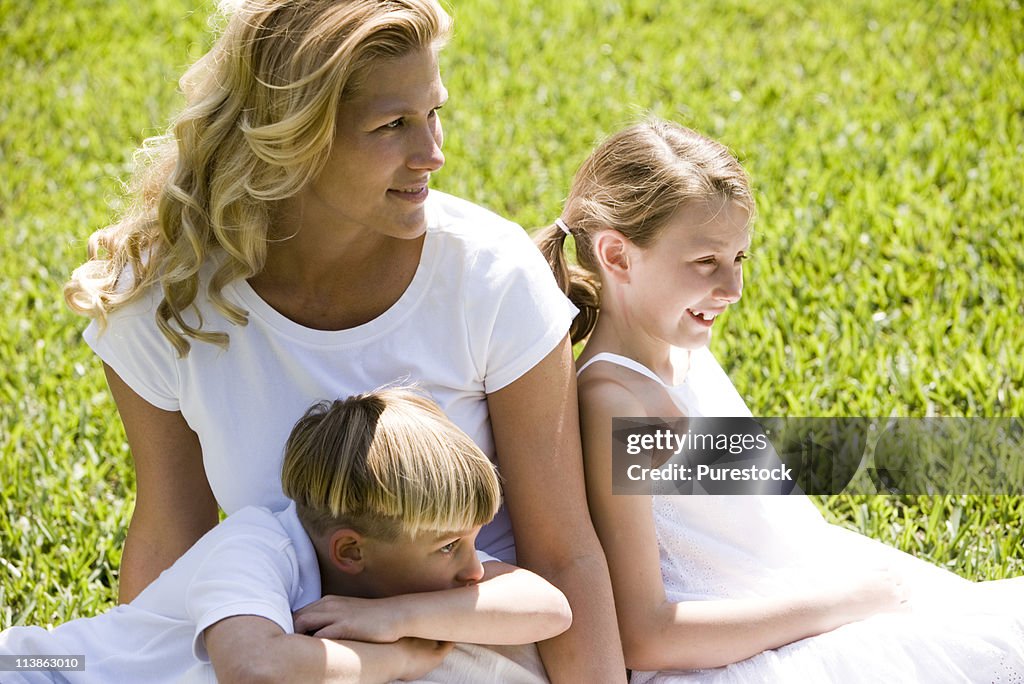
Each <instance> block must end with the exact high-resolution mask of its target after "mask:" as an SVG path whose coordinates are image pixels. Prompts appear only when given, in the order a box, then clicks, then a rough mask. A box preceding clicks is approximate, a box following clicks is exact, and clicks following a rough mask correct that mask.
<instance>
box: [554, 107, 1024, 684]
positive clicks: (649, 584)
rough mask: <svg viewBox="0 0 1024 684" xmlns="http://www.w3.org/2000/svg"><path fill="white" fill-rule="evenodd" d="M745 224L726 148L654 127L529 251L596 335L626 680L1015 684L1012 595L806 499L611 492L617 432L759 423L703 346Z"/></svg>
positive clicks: (610, 160) (592, 389)
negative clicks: (673, 424) (827, 514)
mask: <svg viewBox="0 0 1024 684" xmlns="http://www.w3.org/2000/svg"><path fill="white" fill-rule="evenodd" d="M753 214H754V200H753V196H752V194H751V191H750V187H749V183H748V179H747V176H746V174H745V173H744V171H743V169H742V168H741V167H740V165H739V163H738V162H737V161H736V160H735V159H734V158H733V157H732V156H731V155H730V153H729V152H728V150H727V149H726V148H725V147H723V146H722V145H720V144H718V143H716V142H713V141H711V140H708V139H707V138H705V137H703V136H701V135H699V134H697V133H695V132H693V131H690V130H688V129H685V128H683V127H680V126H677V125H674V124H671V123H667V122H663V121H658V120H651V121H648V122H647V123H644V124H641V125H637V126H634V127H632V128H629V129H628V130H625V131H622V132H620V133H618V134H616V135H614V136H612V137H611V138H610V139H608V140H607V141H606V142H605V143H604V144H602V145H601V146H600V147H599V148H598V149H597V150H596V151H595V152H594V153H593V154H592V155H591V157H590V158H589V159H588V160H587V161H586V162H585V163H584V164H583V166H582V168H581V169H580V170H579V172H578V173H577V175H576V177H575V179H574V181H573V186H572V189H571V192H570V195H569V198H568V200H567V202H566V207H565V210H564V212H563V215H562V217H561V218H560V219H558V220H557V221H556V222H555V225H553V226H550V227H548V228H546V229H545V230H544V231H543V232H542V233H541V234H540V235H539V236H538V238H537V239H538V242H539V244H540V247H541V249H542V251H543V252H544V254H545V256H546V257H547V259H548V261H549V263H550V264H551V266H552V269H553V270H554V272H555V275H556V279H558V281H559V283H560V284H561V285H562V287H563V289H564V291H566V292H567V294H568V295H569V296H570V298H571V299H572V300H573V301H574V303H575V304H576V305H577V306H578V307H579V308H580V309H581V314H580V316H578V317H577V318H576V321H575V323H574V326H573V329H572V337H573V341H578V340H582V339H585V338H587V336H588V335H589V341H588V342H587V345H586V348H585V349H584V351H583V353H582V355H581V356H580V358H579V371H578V382H579V397H580V402H581V421H582V430H583V447H584V459H585V471H586V480H587V496H588V500H589V503H590V510H591V515H592V517H593V520H594V525H595V527H596V529H597V532H598V536H599V537H600V539H601V543H602V544H603V546H604V549H605V554H606V556H607V559H608V565H609V569H610V572H611V576H612V587H613V590H614V593H615V602H616V607H617V612H618V618H619V628H620V631H621V634H622V638H623V649H624V653H625V657H626V664H627V666H628V667H630V668H632V669H633V670H634V672H633V680H632V681H633V682H634V683H639V682H651V681H659V682H669V681H671V682H682V681H687V682H689V681H694V682H705V681H709V682H710V681H714V682H727V681H728V682H731V681H736V682H740V681H745V682H746V681H840V682H858V681H865V682H878V681H908V680H910V681H928V682H938V681H965V680H970V681H986V682H990V681H1017V680H1016V679H1013V677H1017V678H1019V677H1020V676H1021V675H1022V674H1024V608H1022V607H1021V606H1022V605H1024V588H1022V587H1021V585H1020V580H1012V581H1006V582H993V583H988V584H985V585H975V584H972V583H970V582H967V581H966V580H963V579H962V578H959V577H957V576H955V575H953V574H951V573H948V572H946V571H944V570H941V569H939V568H938V567H934V566H931V565H930V564H927V563H925V562H923V561H919V560H917V559H915V558H913V557H911V556H909V555H906V554H903V553H901V552H899V551H896V550H895V549H892V548H890V547H887V546H884V545H883V544H880V543H878V542H875V541H873V540H871V539H868V538H866V537H861V536H860V535H857V534H854V533H851V532H848V531H845V530H843V529H842V528H840V527H837V526H832V525H829V524H827V523H825V522H824V520H823V519H822V518H821V516H820V514H819V513H818V512H817V510H816V509H815V508H814V506H813V505H812V504H811V503H810V501H808V500H807V499H806V498H804V497H799V496H683V495H676V496H670V495H653V496H615V495H613V494H612V462H611V452H612V426H611V419H612V418H613V417H616V416H640V417H655V416H659V417H660V416H676V417H679V416H750V412H749V410H748V409H747V407H746V406H745V404H744V402H743V400H742V399H741V398H740V397H739V395H738V394H737V393H736V391H735V389H734V388H733V386H732V384H731V382H730V381H729V378H728V377H727V376H726V375H725V373H724V372H723V371H722V369H721V367H720V366H719V365H718V363H717V362H716V360H715V358H714V357H713V356H712V355H711V352H710V351H708V348H707V345H708V342H709V341H710V338H711V332H712V329H713V326H714V323H715V319H716V318H717V317H718V316H719V315H721V314H722V312H724V311H725V310H726V309H727V308H728V307H729V306H730V305H731V304H734V303H736V302H737V301H738V300H739V299H740V294H741V291H742V286H743V260H744V259H745V258H746V255H747V250H748V248H749V243H750V227H749V226H750V221H751V219H752V217H753ZM568 235H572V236H573V238H574V239H575V241H576V254H577V259H578V262H579V265H578V266H574V265H573V266H570V265H568V264H567V261H566V258H565V256H564V254H563V247H564V242H565V240H566V237H567V236H568ZM599 306H600V316H598V308H599ZM911 596H912V598H911ZM1011 601H1014V602H1015V604H1012V603H1010V602H1011ZM1007 605H1015V606H1016V611H1015V613H1013V614H1011V612H1010V611H1008V610H1006V608H1005V606H1007ZM1000 678H1002V679H1000Z"/></svg>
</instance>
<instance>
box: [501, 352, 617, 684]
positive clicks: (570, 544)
mask: <svg viewBox="0 0 1024 684" xmlns="http://www.w3.org/2000/svg"><path fill="white" fill-rule="evenodd" d="M487 402H488V408H489V410H490V415H491V425H492V427H493V430H494V443H495V449H496V452H497V456H498V468H499V470H500V471H501V476H502V480H503V483H504V489H505V503H506V506H507V507H508V512H509V515H510V517H511V519H512V530H513V532H514V533H515V539H516V553H517V556H518V561H519V564H520V565H522V566H523V567H525V568H528V569H530V570H532V571H534V572H536V573H537V574H538V575H540V576H541V577H544V578H545V579H547V580H548V581H550V582H551V583H552V584H554V585H555V586H556V587H558V588H559V589H560V590H561V591H562V592H563V593H564V594H565V596H566V598H567V599H568V600H569V605H570V606H572V615H573V624H572V627H571V628H570V629H569V630H568V631H566V632H565V633H563V634H562V635H560V636H558V637H556V638H554V639H549V640H547V641H543V642H541V643H540V644H539V647H540V653H541V656H542V658H543V660H544V666H545V668H546V669H547V672H548V676H549V677H550V678H551V681H552V682H555V683H556V684H558V683H559V682H573V683H575V682H611V681H623V680H624V679H625V674H626V673H625V666H624V663H623V660H622V646H621V644H620V642H619V633H618V629H617V627H616V623H615V609H614V603H613V600H612V592H611V584H610V582H609V579H608V566H607V564H606V563H605V559H604V554H603V553H602V552H601V547H600V544H599V543H598V541H597V536H596V535H595V534H594V527H593V525H592V523H591V522H590V515H589V514H588V512H587V501H586V493H585V490H584V485H583V464H582V459H581V456H580V439H579V409H578V407H577V404H576V377H575V371H574V367H573V360H572V347H571V345H570V343H569V339H568V337H566V338H564V339H563V340H562V342H561V343H559V344H558V346H557V347H556V348H555V349H554V350H553V351H552V352H551V353H550V354H548V355H547V356H546V357H545V358H544V359H543V360H542V361H541V362H540V363H538V364H537V365H536V366H534V367H533V368H532V369H531V370H530V371H528V372H527V373H526V374H525V375H523V376H522V377H520V378H519V379H518V380H516V381H515V382H513V383H511V384H510V385H508V386H506V387H503V388H502V389H500V390H498V391H497V392H493V393H492V394H489V395H488V397H487Z"/></svg>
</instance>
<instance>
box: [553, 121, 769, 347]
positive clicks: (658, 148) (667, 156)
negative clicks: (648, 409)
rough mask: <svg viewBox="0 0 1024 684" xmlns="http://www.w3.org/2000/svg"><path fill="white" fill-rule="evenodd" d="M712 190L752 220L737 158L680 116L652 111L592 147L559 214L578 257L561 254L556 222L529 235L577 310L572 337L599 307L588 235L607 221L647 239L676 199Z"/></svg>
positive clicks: (577, 337) (644, 242) (698, 197)
mask: <svg viewBox="0 0 1024 684" xmlns="http://www.w3.org/2000/svg"><path fill="white" fill-rule="evenodd" d="M714 198H725V199H728V200H732V201H735V202H738V203H739V204H740V205H741V206H742V207H743V208H744V209H746V210H747V213H748V214H749V215H750V218H751V220H753V217H754V209H755V205H754V195H753V193H752V192H751V189H750V179H749V178H748V177H747V173H746V172H745V171H744V170H743V167H742V166H740V163H739V162H738V161H737V160H736V158H735V157H733V155H732V154H731V153H730V152H729V149H728V148H727V147H725V145H722V144H721V143H719V142H716V141H714V140H711V139H710V138H706V137H704V136H703V135H701V134H700V133H697V132H696V131H693V130H690V129H689V128H685V127H684V126H680V125H679V124H676V123H673V122H670V121H664V120H662V119H658V118H655V117H651V118H649V119H647V120H646V121H644V122H642V123H639V124H635V125H633V126H630V127H629V128H626V129H624V130H622V131H619V132H618V133H616V134H614V135H612V136H611V137H609V138H608V139H607V140H605V141H604V142H603V143H601V144H600V145H599V146H598V147H597V149H595V150H594V151H593V153H591V155H590V156H589V157H588V158H587V160H586V161H585V162H583V165H582V166H581V167H580V169H579V171H577V172H576V175H575V176H574V177H573V181H572V187H571V188H570V190H569V197H568V199H566V201H565V208H564V209H563V210H562V216H561V219H562V221H563V222H564V223H565V225H566V226H567V227H568V229H569V230H570V232H571V233H572V236H573V238H574V239H575V241H576V261H577V262H578V263H577V264H573V263H571V262H570V261H569V258H568V256H567V255H566V254H565V240H566V238H567V235H566V233H565V232H564V231H563V230H562V229H561V228H560V227H559V226H558V225H557V224H552V225H550V226H547V227H546V228H543V229H541V230H540V231H538V232H537V234H536V235H535V237H534V240H535V242H536V243H537V246H538V247H539V248H540V250H541V252H543V254H544V256H545V258H546V259H547V260H548V264H549V265H550V266H551V270H552V271H554V274H555V280H556V281H557V282H558V285H559V287H561V288H562V291H563V292H565V294H566V295H567V296H568V297H569V299H571V300H572V302H573V304H575V305H576V307H577V308H578V309H579V310H580V313H579V315H577V316H576V318H575V320H573V323H572V328H571V329H570V335H571V336H572V341H573V343H576V342H580V341H582V340H584V339H586V338H587V336H588V335H590V333H591V332H592V331H593V330H594V326H595V325H596V324H597V316H598V312H599V310H600V307H601V278H600V276H599V273H600V271H599V269H598V266H597V260H596V258H595V257H594V247H593V236H594V235H595V234H597V233H599V232H601V231H602V230H608V229H613V230H617V231H619V232H620V233H622V234H623V235H625V236H626V237H627V238H629V240H631V241H632V242H633V243H634V244H635V245H637V246H639V247H647V246H648V245H650V244H651V243H652V242H654V240H655V239H656V238H657V237H658V235H659V234H660V233H661V230H662V229H663V228H664V227H665V225H666V224H667V223H668V221H669V219H670V218H671V217H672V215H673V214H675V212H676V211H677V210H678V209H679V208H680V207H682V206H684V205H687V204H690V203H692V202H698V201H708V200H710V199H714Z"/></svg>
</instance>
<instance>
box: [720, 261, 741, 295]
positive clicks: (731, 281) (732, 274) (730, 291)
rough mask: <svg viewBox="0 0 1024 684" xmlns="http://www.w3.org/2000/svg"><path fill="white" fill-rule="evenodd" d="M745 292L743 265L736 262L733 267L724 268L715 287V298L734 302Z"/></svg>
mask: <svg viewBox="0 0 1024 684" xmlns="http://www.w3.org/2000/svg"><path fill="white" fill-rule="evenodd" d="M742 294H743V267H742V266H741V265H740V264H736V266H734V267H733V268H731V269H723V272H722V274H721V275H720V276H719V281H718V283H717V287H716V289H715V298H716V299H719V300H721V301H723V302H728V303H729V304H732V303H733V302H738V301H739V299H740V297H741V296H742Z"/></svg>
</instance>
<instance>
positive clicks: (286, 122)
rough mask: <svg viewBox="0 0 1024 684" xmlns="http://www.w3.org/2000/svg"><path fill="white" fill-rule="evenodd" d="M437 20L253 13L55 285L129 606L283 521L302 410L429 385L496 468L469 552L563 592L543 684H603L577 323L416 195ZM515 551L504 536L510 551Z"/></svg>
mask: <svg viewBox="0 0 1024 684" xmlns="http://www.w3.org/2000/svg"><path fill="white" fill-rule="evenodd" d="M449 31H450V19H449V17H448V16H447V15H446V14H445V12H444V11H443V10H442V9H441V7H440V6H439V5H438V4H437V3H436V2H435V1H434V0H389V1H387V2H377V1H369V0H345V1H338V0H308V1H305V2H299V1H298V0H252V1H247V2H243V3H241V5H240V7H238V8H237V9H235V10H234V11H233V12H232V13H231V14H230V16H229V17H228V18H227V22H226V26H225V28H224V30H223V34H222V35H221V36H220V37H219V40H218V41H217V42H216V44H215V45H214V46H213V48H212V49H211V50H210V52H209V53H207V54H206V55H204V56H203V57H202V58H201V59H200V60H199V61H198V62H197V63H196V64H195V65H194V66H193V67H192V68H191V69H190V70H189V71H188V72H187V73H186V74H185V76H184V78H183V79H182V87H183V90H184V92H185V96H186V100H187V104H186V107H185V109H184V111H183V112H182V113H181V115H180V116H179V117H178V119H177V120H176V122H175V123H174V124H173V127H172V129H171V131H170V132H169V133H168V135H166V136H164V137H163V138H161V139H159V140H156V141H154V142H152V143H151V144H150V145H148V146H147V150H148V151H149V152H150V162H149V164H148V166H147V167H146V169H147V170H146V171H145V172H144V173H142V174H141V175H140V177H139V178H138V180H137V185H138V188H137V197H138V200H137V202H136V205H135V207H134V208H133V209H132V210H131V211H130V212H129V213H128V214H127V215H125V216H124V217H122V219H121V220H120V221H119V222H118V223H116V224H114V225H112V226H110V227H108V228H106V229H104V230H101V231H99V232H98V233H97V234H95V235H94V236H93V238H92V239H91V240H90V245H91V247H92V249H93V251H94V257H93V258H92V259H91V260H90V261H88V262H87V263H86V264H84V265H83V266H81V267H80V268H79V269H77V270H76V271H75V273H74V275H73V276H72V279H71V281H70V282H69V284H68V285H67V287H66V298H67V301H68V302H69V304H70V305H71V307H72V308H74V309H75V310H76V311H79V312H80V313H83V314H85V315H87V316H90V317H92V318H93V319H94V320H93V322H92V324H91V325H90V326H89V328H88V330H87V331H86V333H85V338H86V340H87V342H88V343H89V344H90V345H91V346H92V348H93V349H94V350H95V352H96V353H97V355H99V357H100V358H101V359H102V360H103V362H104V367H105V372H106V374H107V380H108V383H109V385H110V388H111V392H112V394H113V396H114V399H115V401H116V403H117V406H118V411H119V412H120V414H121V418H122V420H123V422H124V425H125V431H126V433H127V437H128V442H129V444H130V446H131V448H132V454H133V457H134V459H135V469H136V474H137V488H138V498H137V503H136V507H135V511H134V513H133V516H132V521H131V524H130V527H129V531H128V538H127V541H126V544H125V551H124V556H123V561H122V569H121V585H120V597H121V599H122V600H123V601H128V600H130V599H131V598H133V597H134V596H135V595H137V594H138V593H139V592H140V591H141V590H142V589H143V588H144V587H145V586H146V585H147V584H149V583H150V582H151V581H152V580H153V579H154V578H155V577H156V576H157V575H158V574H159V573H160V572H161V571H162V570H164V569H165V568H167V567H168V566H170V564H171V563H172V562H173V561H174V560H175V559H176V558H177V557H179V556H180V555H181V554H182V553H184V551H185V550H186V549H187V548H189V547H190V546H191V545H192V544H193V543H194V542H195V541H196V540H197V539H198V538H199V537H200V536H202V534H203V533H205V532H206V531H207V530H209V529H210V528H211V527H212V526H213V525H214V524H215V523H216V521H217V509H218V506H219V507H220V508H222V509H223V510H225V511H226V512H228V513H231V512H233V511H236V510H238V509H239V508H242V507H243V506H247V505H253V504H256V505H262V506H266V507H268V508H271V509H280V508H282V507H283V506H284V505H285V504H286V499H285V497H284V494H283V493H282V491H281V487H280V483H279V478H278V475H279V473H280V467H281V457H280V447H281V444H283V443H284V440H285V437H286V436H287V434H288V430H289V428H290V426H291V424H292V423H294V421H295V420H296V418H298V417H299V416H300V415H301V414H302V412H303V410H304V409H305V407H306V406H307V405H308V404H309V403H310V401H312V400H313V399H316V398H318V397H323V396H346V395H349V394H354V393H358V392H360V391H366V390H369V389H372V388H374V387H378V386H381V385H384V384H387V383H389V382H392V381H394V380H396V379H409V380H412V381H414V382H417V383H418V384H419V385H420V386H421V387H423V388H424V389H425V390H427V391H428V392H429V393H430V394H431V395H432V397H433V399H435V400H436V401H437V402H438V403H439V404H440V405H441V407H442V408H443V409H444V411H445V412H446V413H447V414H448V415H449V416H450V417H451V419H452V420H453V421H454V422H455V423H456V425H458V426H459V427H460V428H462V429H463V430H465V431H466V432H467V433H468V434H469V435H470V436H471V437H472V438H473V439H474V440H475V441H476V443H477V444H479V445H480V447H481V448H482V449H483V451H484V452H485V453H486V454H487V455H488V456H489V457H490V458H491V459H492V460H495V461H496V463H497V464H498V466H499V468H500V471H501V474H502V477H503V480H504V487H505V497H506V501H507V506H505V507H503V509H502V510H501V511H499V513H498V515H497V517H496V518H495V521H494V522H493V523H491V524H490V525H488V526H487V527H486V528H485V529H484V530H483V532H481V534H480V538H479V545H480V548H481V549H482V550H484V551H486V552H488V553H490V554H491V555H493V556H495V557H497V558H499V559H502V560H505V561H509V562H518V563H519V564H521V565H523V566H524V567H527V568H529V569H532V570H534V571H536V572H537V573H538V574H540V575H542V576H544V577H545V578H547V579H548V580H550V581H551V582H552V583H553V584H554V585H556V586H557V587H558V588H559V589H561V590H562V591H563V592H564V593H565V595H566V596H567V597H568V599H569V601H570V603H571V605H572V610H573V614H574V615H575V622H574V626H573V629H571V630H570V631H569V632H567V633H566V634H565V635H563V636H562V637H559V638H558V639H557V640H554V641H551V642H546V643H545V644H543V645H542V648H541V651H542V654H543V658H544V665H545V666H546V668H547V671H548V674H549V675H550V676H551V678H552V679H553V680H556V681H609V680H612V679H615V678H621V677H622V676H623V672H624V670H623V665H622V657H621V648H620V646H619V642H618V634H617V629H616V626H615V620H614V612H613V607H612V598H611V589H610V584H609V580H608V575H607V567H606V565H605V562H604V558H603V556H602V554H601V551H600V548H599V545H598V542H597V539H596V536H595V535H594V532H593V527H592V525H591V523H590V521H589V518H588V517H587V510H586V503H585V494H584V488H583V475H582V467H581V463H580V446H579V432H578V419H577V408H576V395H575V383H574V382H573V376H572V357H571V351H570V343H569V338H568V335H567V331H568V328H569V325H570V321H571V319H572V316H573V313H574V309H573V307H572V306H571V304H570V303H569V302H568V301H567V300H566V299H565V298H564V297H563V296H562V294H561V292H560V291H559V290H558V288H557V286H556V285H555V283H554V281H553V279H552V277H551V274H550V272H549V271H548V270H547V267H546V265H545V263H544V261H543V259H542V258H541V257H540V256H539V255H538V254H537V253H536V250H535V249H534V248H533V246H532V244H531V243H530V241H529V239H528V238H527V236H526V235H525V233H524V232H523V231H522V230H521V229H520V228H519V227H518V226H516V225H514V224H511V223H509V222H507V221H505V220H503V219H501V218H499V217H498V216H496V215H494V214H492V213H490V212H488V211H486V210H484V209H481V208H479V207H476V206H474V205H472V204H470V203H468V202H465V201H463V200H460V199H457V198H454V197H451V196H448V195H444V194H442V193H439V192H437V191H434V190H431V189H430V178H431V176H432V175H433V174H434V173H435V172H437V171H439V170H440V169H441V167H442V165H443V164H444V156H443V154H442V152H441V145H442V138H443V136H442V130H441V122H440V118H439V115H438V110H439V109H440V108H441V107H442V106H443V105H444V103H445V101H446V100H447V97H448V94H447V91H446V90H445V87H444V84H443V82H442V80H441V76H440V73H439V71H438V65H437V53H438V50H439V48H440V46H441V45H442V44H443V42H444V40H445V39H446V37H447V35H448V33H449ZM513 531H515V537H513Z"/></svg>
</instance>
